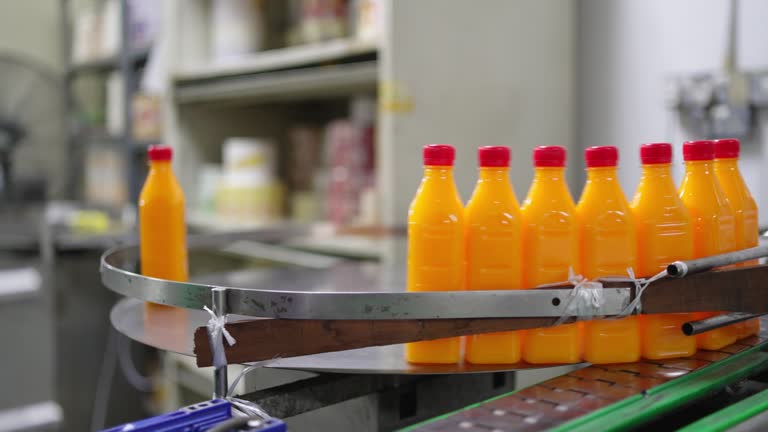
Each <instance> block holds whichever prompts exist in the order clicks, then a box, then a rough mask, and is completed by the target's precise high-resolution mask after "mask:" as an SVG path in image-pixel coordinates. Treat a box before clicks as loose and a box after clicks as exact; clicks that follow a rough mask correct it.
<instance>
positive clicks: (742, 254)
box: [667, 245, 768, 278]
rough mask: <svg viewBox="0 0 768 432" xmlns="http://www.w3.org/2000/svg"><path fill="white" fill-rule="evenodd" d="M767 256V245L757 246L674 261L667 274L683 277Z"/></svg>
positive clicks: (668, 267)
mask: <svg viewBox="0 0 768 432" xmlns="http://www.w3.org/2000/svg"><path fill="white" fill-rule="evenodd" d="M766 256H768V245H764V246H757V247H753V248H750V249H744V250H739V251H734V252H728V253H724V254H720V255H713V256H709V257H704V258H698V259H694V260H689V261H675V262H673V263H672V264H670V265H669V266H667V273H668V274H669V276H671V277H678V278H681V277H684V276H687V275H690V274H694V273H700V272H703V271H707V270H711V269H713V268H715V267H721V266H726V265H730V264H736V263H739V262H743V261H749V260H753V259H756V258H762V257H766Z"/></svg>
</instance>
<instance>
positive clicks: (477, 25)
mask: <svg viewBox="0 0 768 432" xmlns="http://www.w3.org/2000/svg"><path fill="white" fill-rule="evenodd" d="M575 5H576V3H574V2H557V1H540V0H515V1H509V0H485V1H483V2H468V1H464V0H420V1H410V0H399V1H394V2H391V10H390V11H389V14H388V19H387V20H386V21H387V32H386V35H385V38H384V39H385V40H384V42H383V44H384V46H383V48H382V51H381V64H382V87H383V88H387V87H392V88H396V89H397V91H398V92H399V94H400V96H404V97H405V98H408V99H409V100H410V102H412V107H410V109H407V110H401V111H395V110H390V109H387V106H388V104H387V103H386V101H385V103H384V104H383V105H384V108H383V109H382V110H381V113H380V116H379V126H380V127H379V131H380V135H379V139H380V142H381V143H382V145H380V146H379V150H380V151H379V153H378V158H379V161H378V163H379V167H378V168H379V183H378V186H379V188H380V190H381V195H382V196H383V197H391V199H385V200H384V202H383V207H384V209H383V215H384V222H385V223H393V222H394V223H397V224H402V223H404V222H405V219H406V217H407V211H408V205H409V203H410V201H411V199H412V197H413V193H414V192H415V191H416V188H417V186H418V183H419V180H420V178H421V175H422V174H421V173H422V171H421V147H422V146H423V145H425V144H431V143H448V144H453V145H454V146H455V147H456V151H457V155H456V169H455V172H456V183H457V185H458V187H459V191H460V192H461V195H462V198H463V199H464V201H466V200H468V199H469V197H470V194H471V192H472V189H473V187H474V184H475V182H476V180H477V147H478V146H484V145H508V146H510V147H511V148H512V166H511V175H510V177H511V180H512V184H513V185H514V186H515V190H516V191H517V195H518V199H520V200H522V199H523V198H524V197H525V194H526V192H527V190H528V186H529V184H530V181H531V178H532V173H533V169H532V156H531V150H532V149H533V147H535V146H537V145H545V144H548V145H552V144H559V145H565V146H570V145H571V144H572V143H573V136H574V134H573V124H574V121H573V112H574V105H573V87H574V86H573V84H574V74H573V71H574V67H573V57H574V48H575V41H574V40H575V37H574V36H575V28H574V25H575ZM380 98H382V99H387V98H386V95H384V96H382V95H381V94H380Z"/></svg>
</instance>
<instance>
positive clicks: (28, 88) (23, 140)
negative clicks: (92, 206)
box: [0, 54, 66, 202]
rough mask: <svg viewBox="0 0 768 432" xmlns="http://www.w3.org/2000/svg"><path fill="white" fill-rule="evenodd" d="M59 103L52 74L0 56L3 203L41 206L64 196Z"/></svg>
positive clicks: (57, 86) (0, 192)
mask: <svg viewBox="0 0 768 432" xmlns="http://www.w3.org/2000/svg"><path fill="white" fill-rule="evenodd" d="M61 100H62V98H61V91H60V83H59V78H58V77H57V75H56V74H55V73H54V72H52V71H50V70H48V68H47V67H45V66H43V65H41V64H38V63H36V62H34V61H32V60H29V59H26V58H23V57H20V56H17V55H12V54H0V197H2V199H1V200H0V202H2V201H12V200H13V201H22V200H23V201H42V200H43V199H45V197H46V196H48V195H54V196H55V195H57V194H60V193H61V192H62V186H63V183H64V166H65V165H64V163H63V162H62V161H64V160H65V159H66V151H65V149H64V146H63V145H62V144H63V139H62V131H63V129H64V128H63V126H64V125H63V111H62V107H61ZM49 192H50V193H49Z"/></svg>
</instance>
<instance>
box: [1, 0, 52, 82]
mask: <svg viewBox="0 0 768 432" xmlns="http://www.w3.org/2000/svg"><path fill="white" fill-rule="evenodd" d="M59 3H60V2H59V0H33V1H13V0H3V1H0V52H12V53H16V54H23V55H26V56H29V57H31V58H33V59H35V60H37V61H40V62H42V63H44V64H46V65H47V66H50V67H52V68H54V69H59V68H60V67H61V64H62V58H61V30H60V21H59V8H60V6H59Z"/></svg>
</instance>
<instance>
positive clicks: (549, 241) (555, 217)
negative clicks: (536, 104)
mask: <svg viewBox="0 0 768 432" xmlns="http://www.w3.org/2000/svg"><path fill="white" fill-rule="evenodd" d="M565 156H566V153H565V148H563V147H559V146H542V147H537V148H536V149H534V151H533V161H534V165H535V173H534V177H533V183H532V184H531V189H530V190H529V191H528V196H527V197H526V198H525V201H524V202H523V206H522V209H521V211H522V217H523V219H522V220H523V226H522V228H523V231H522V232H523V287H525V288H535V287H537V286H539V285H546V284H551V283H557V282H564V281H567V280H568V269H569V268H573V269H574V270H575V271H577V272H578V270H579V262H578V261H579V225H578V221H577V219H576V205H575V204H574V203H573V198H571V193H570V192H569V191H568V185H566V184H565V176H564V174H565ZM523 360H525V361H526V362H528V363H533V364H541V363H577V362H579V361H581V337H580V334H579V325H578V324H565V325H560V326H557V327H552V328H541V329H532V330H527V331H526V332H525V333H524V337H523Z"/></svg>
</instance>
